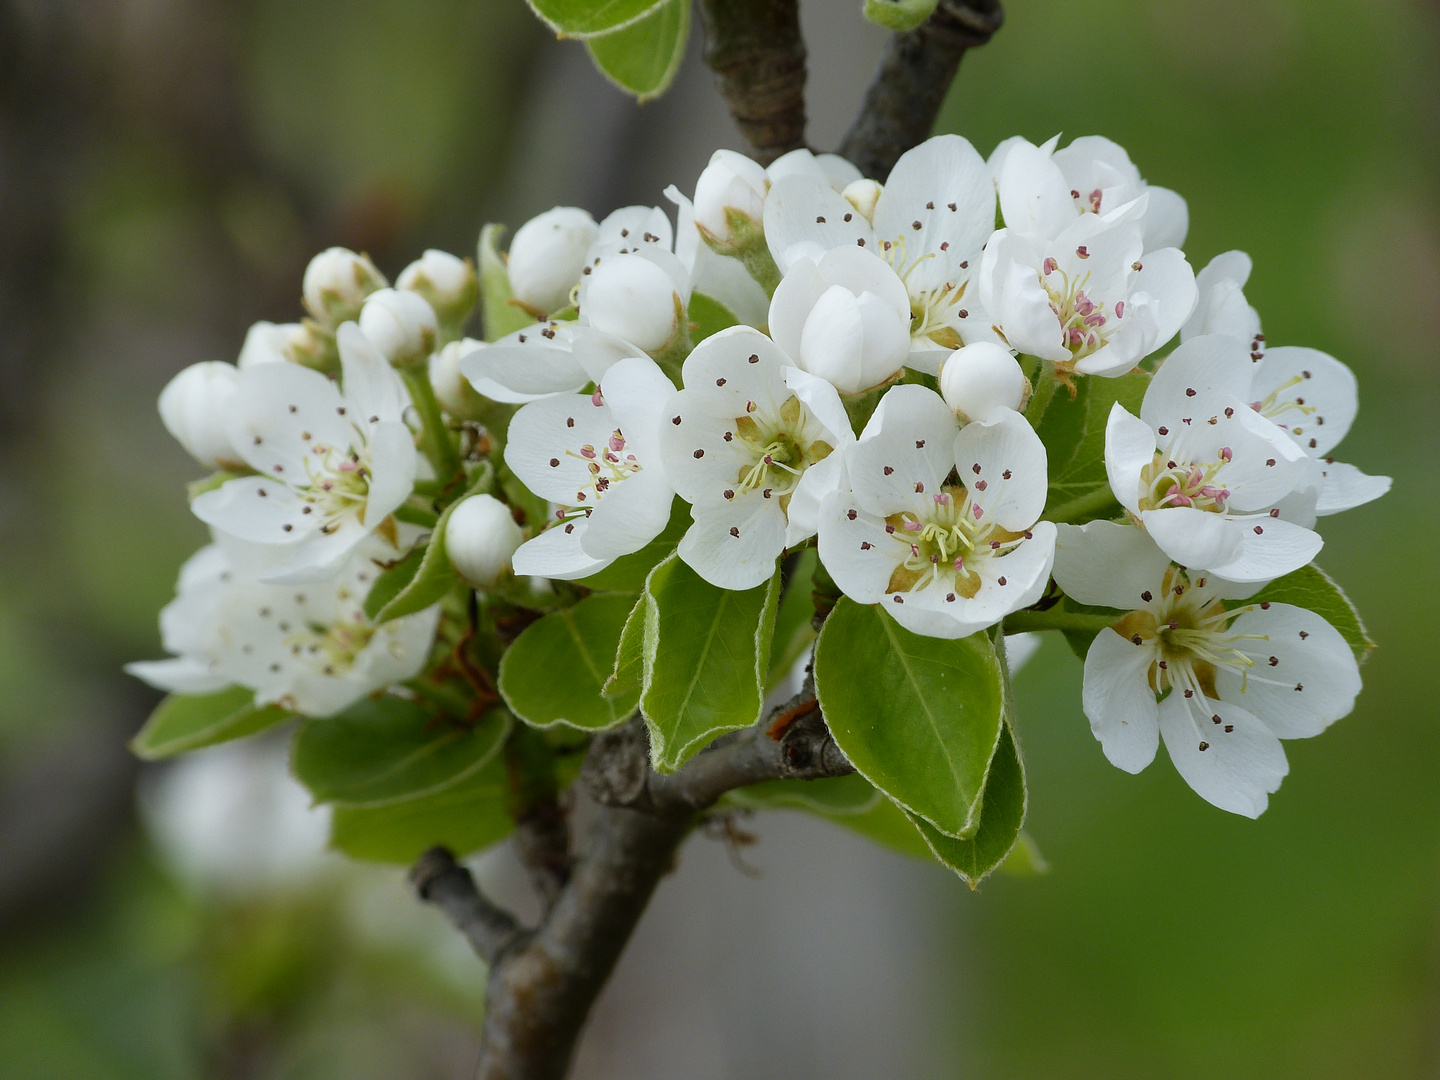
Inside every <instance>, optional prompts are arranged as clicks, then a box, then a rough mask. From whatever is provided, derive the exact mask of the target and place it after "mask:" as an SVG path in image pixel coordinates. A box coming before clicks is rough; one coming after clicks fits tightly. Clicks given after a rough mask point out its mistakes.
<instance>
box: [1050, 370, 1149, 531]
mask: <svg viewBox="0 0 1440 1080" xmlns="http://www.w3.org/2000/svg"><path fill="white" fill-rule="evenodd" d="M1043 377H1047V378H1048V377H1049V376H1043ZM1149 385H1150V376H1149V374H1148V373H1147V372H1144V371H1132V372H1130V373H1129V374H1127V375H1121V376H1120V377H1119V378H1116V379H1101V378H1096V377H1087V378H1082V379H1078V380H1077V381H1076V391H1075V396H1074V397H1073V398H1072V397H1071V396H1070V395H1069V394H1068V393H1067V392H1066V391H1065V389H1064V388H1063V387H1061V388H1060V389H1059V390H1057V391H1056V392H1055V396H1054V397H1053V398H1052V399H1051V401H1050V405H1049V407H1048V408H1047V409H1046V410H1045V415H1044V418H1043V419H1042V420H1041V421H1040V426H1039V428H1038V429H1037V434H1039V436H1040V441H1041V442H1043V443H1044V444H1045V454H1046V457H1047V459H1048V466H1049V470H1050V495H1049V498H1048V499H1047V500H1046V503H1045V516H1046V517H1048V518H1051V519H1052V520H1053V519H1055V518H1056V517H1057V516H1058V517H1060V518H1063V519H1064V520H1066V521H1073V522H1075V523H1077V524H1079V523H1082V522H1085V521H1089V520H1091V519H1092V518H1094V517H1096V516H1097V515H1103V516H1110V515H1109V514H1107V513H1106V511H1112V510H1115V509H1118V507H1119V503H1117V502H1115V500H1114V497H1113V495H1111V494H1110V481H1109V478H1108V477H1107V476H1106V474H1105V424H1106V422H1107V421H1108V420H1109V418H1110V409H1111V406H1113V405H1114V404H1115V403H1116V402H1117V401H1118V402H1119V403H1120V404H1121V405H1122V406H1124V407H1125V408H1126V409H1128V410H1129V411H1130V412H1131V413H1133V414H1135V415H1136V416H1138V415H1139V414H1140V402H1141V401H1142V400H1143V399H1144V397H1145V388H1146V387H1147V386H1149ZM1080 500H1085V501H1084V502H1081V501H1080ZM1070 503H1075V504H1076V505H1075V506H1074V507H1067V504H1070Z"/></svg>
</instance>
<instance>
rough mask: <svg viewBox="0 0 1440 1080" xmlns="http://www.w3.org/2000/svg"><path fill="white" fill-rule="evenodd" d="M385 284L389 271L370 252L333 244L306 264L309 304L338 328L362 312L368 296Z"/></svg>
mask: <svg viewBox="0 0 1440 1080" xmlns="http://www.w3.org/2000/svg"><path fill="white" fill-rule="evenodd" d="M385 285H386V281H385V275H384V274H382V273H380V271H379V270H377V269H375V264H374V263H372V262H371V261H370V259H369V258H368V257H367V256H365V255H357V254H355V252H353V251H351V250H350V249H349V248H342V247H333V248H330V249H328V250H326V251H322V252H321V253H320V254H319V255H316V256H315V257H314V258H313V259H311V260H310V265H309V266H307V267H306V268H305V283H304V286H303V293H304V298H305V307H306V308H307V309H309V311H310V314H311V315H313V316H315V318H317V319H318V320H320V322H321V323H322V324H323V325H324V326H326V327H327V328H329V329H331V330H334V329H335V328H336V327H337V326H339V325H340V324H341V323H343V322H349V321H350V320H351V319H353V318H355V317H356V316H357V315H359V314H360V305H361V304H363V303H364V302H365V298H366V297H367V296H369V295H370V294H371V293H373V292H374V291H375V290H376V289H383V288H385Z"/></svg>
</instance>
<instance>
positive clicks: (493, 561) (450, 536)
mask: <svg viewBox="0 0 1440 1080" xmlns="http://www.w3.org/2000/svg"><path fill="white" fill-rule="evenodd" d="M524 539H525V534H524V533H523V532H521V531H520V526H519V525H516V524H515V518H514V517H512V516H511V514H510V508H509V507H508V506H506V505H505V504H504V503H502V502H501V501H500V500H499V499H497V498H495V497H494V496H493V495H471V496H470V497H469V498H468V499H466V500H465V501H464V502H462V503H460V505H459V506H457V507H455V509H453V510H451V511H450V517H449V518H448V519H447V521H446V523H445V553H446V554H447V555H449V556H450V565H451V566H453V567H455V572H456V573H457V574H459V575H460V576H461V577H462V578H464V579H465V580H466V581H468V582H469V583H470V584H471V585H474V586H476V587H477V588H485V587H487V586H490V585H494V584H495V582H496V581H498V580H499V579H500V576H501V575H502V574H504V573H505V572H506V571H508V570H509V569H510V556H512V555H514V554H515V549H516V548H518V547H519V546H520V544H521V543H522V542H523V541H524Z"/></svg>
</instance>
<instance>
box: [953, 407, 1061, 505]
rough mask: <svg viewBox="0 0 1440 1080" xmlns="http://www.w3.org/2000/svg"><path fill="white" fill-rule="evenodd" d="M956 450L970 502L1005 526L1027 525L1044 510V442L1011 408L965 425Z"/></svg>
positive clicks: (1046, 493)
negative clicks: (986, 418)
mask: <svg viewBox="0 0 1440 1080" xmlns="http://www.w3.org/2000/svg"><path fill="white" fill-rule="evenodd" d="M954 455H955V464H956V466H957V467H958V468H959V470H960V481H961V483H963V484H964V485H965V486H966V488H967V489H969V491H970V499H971V502H972V503H973V504H974V505H975V506H978V507H981V508H982V509H983V510H984V512H985V516H986V517H987V518H989V519H990V520H992V521H994V522H996V523H997V524H999V525H1000V526H1001V527H1002V528H1005V529H1009V530H1011V531H1012V532H1020V531H1022V530H1024V529H1027V528H1029V527H1030V525H1032V524H1033V523H1034V522H1035V520H1036V519H1037V518H1038V517H1039V516H1040V512H1041V511H1042V510H1044V509H1045V498H1046V496H1047V495H1048V494H1049V475H1048V473H1047V471H1046V458H1045V444H1044V443H1042V442H1041V441H1040V436H1038V435H1036V434H1035V429H1034V428H1032V427H1031V426H1030V425H1029V423H1028V422H1026V420H1025V418H1024V417H1023V416H1021V415H1020V414H1019V413H1017V412H1015V411H1014V410H1013V409H997V410H996V411H995V413H994V414H993V415H992V416H991V417H990V419H988V420H977V421H975V422H974V423H970V424H966V425H965V426H964V427H963V428H962V429H961V430H960V433H959V434H958V435H956V436H955V449H954Z"/></svg>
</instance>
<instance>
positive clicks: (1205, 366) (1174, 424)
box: [1140, 334, 1255, 436]
mask: <svg viewBox="0 0 1440 1080" xmlns="http://www.w3.org/2000/svg"><path fill="white" fill-rule="evenodd" d="M1254 367H1255V362H1254V361H1253V360H1251V359H1250V353H1249V350H1248V349H1247V348H1246V347H1245V346H1244V345H1242V344H1241V343H1240V342H1239V341H1238V340H1236V339H1235V338H1232V337H1229V336H1227V335H1224V334H1208V335H1205V336H1202V337H1196V338H1191V339H1190V340H1189V341H1186V342H1185V343H1184V344H1182V345H1180V346H1179V347H1178V348H1177V349H1176V350H1175V351H1174V352H1173V353H1171V354H1170V356H1169V357H1168V358H1167V359H1166V361H1165V362H1164V363H1163V364H1161V365H1160V369H1159V370H1158V371H1156V372H1155V377H1154V378H1153V379H1151V380H1150V385H1149V386H1148V387H1146V388H1145V400H1144V402H1143V403H1142V404H1141V406H1140V418H1141V419H1142V420H1144V421H1145V423H1147V424H1149V425H1150V426H1151V427H1152V428H1154V429H1155V430H1156V431H1159V430H1160V429H1161V428H1162V427H1166V428H1169V429H1170V432H1171V435H1172V436H1173V435H1174V434H1175V433H1178V432H1180V431H1182V430H1183V429H1184V427H1185V421H1186V419H1189V420H1191V421H1194V420H1196V419H1200V420H1203V419H1206V418H1208V417H1210V416H1212V415H1214V414H1216V413H1220V414H1222V415H1223V413H1224V410H1225V409H1226V408H1227V407H1231V406H1233V405H1235V404H1237V403H1239V402H1242V401H1243V399H1244V396H1245V395H1246V393H1247V389H1248V387H1249V383H1250V378H1251V375H1252V369H1253V368H1254ZM1192 391H1193V393H1192ZM1245 403H1247V404H1248V402H1245Z"/></svg>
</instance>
